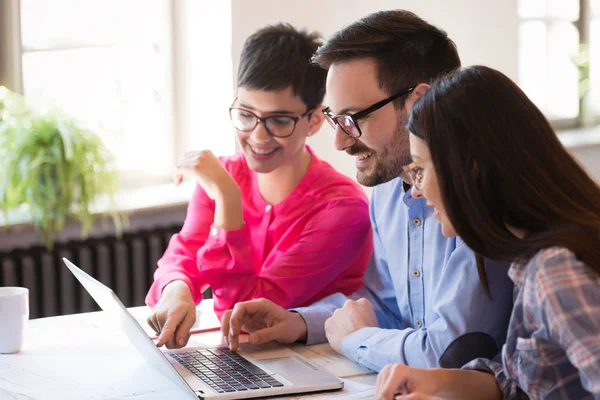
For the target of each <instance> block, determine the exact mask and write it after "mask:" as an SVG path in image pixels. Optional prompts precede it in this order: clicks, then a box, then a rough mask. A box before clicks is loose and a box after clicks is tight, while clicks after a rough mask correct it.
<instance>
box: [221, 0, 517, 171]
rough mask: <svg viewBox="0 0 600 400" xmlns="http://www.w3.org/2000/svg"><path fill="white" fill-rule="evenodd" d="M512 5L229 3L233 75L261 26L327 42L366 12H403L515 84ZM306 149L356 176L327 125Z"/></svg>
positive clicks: (466, 59)
mask: <svg viewBox="0 0 600 400" xmlns="http://www.w3.org/2000/svg"><path fill="white" fill-rule="evenodd" d="M517 5H518V0H501V1H498V0H452V1H440V0H371V1H369V2H367V1H364V0H301V1H300V0H286V1H281V0H232V11H233V15H232V57H233V71H234V75H235V71H237V67H238V64H239V57H240V52H241V49H242V45H243V43H244V40H245V39H246V37H248V36H249V35H250V34H252V33H253V32H254V31H256V30H257V29H259V28H261V27H263V26H265V25H267V24H270V23H275V22H280V21H282V22H289V23H291V24H293V25H294V26H297V27H305V28H307V29H308V30H311V31H312V30H316V31H319V32H320V33H321V34H322V35H324V36H325V37H327V36H329V35H331V34H332V33H333V32H335V31H336V30H338V29H339V28H341V27H342V26H343V25H346V24H348V23H350V22H353V21H355V20H357V19H359V18H361V17H363V16H365V15H367V14H369V13H371V12H374V11H378V10H386V9H395V8H403V9H407V10H410V11H412V12H414V13H416V14H417V15H419V16H420V17H422V18H424V19H425V20H427V21H428V22H430V23H432V24H434V25H436V26H438V27H440V28H442V29H444V30H445V31H446V32H447V33H448V35H449V36H450V38H451V39H452V40H454V41H455V42H456V45H457V46H458V50H459V53H460V55H461V58H462V62H463V65H471V64H486V65H489V66H491V67H494V68H496V69H499V70H501V71H502V72H504V73H505V74H507V75H508V76H509V77H511V78H512V79H515V80H516V79H517V38H518V35H517V34H518V18H517ZM309 144H310V145H311V146H312V147H313V149H314V150H315V151H316V153H317V155H318V156H319V157H321V158H323V159H325V160H327V161H328V162H330V163H331V164H332V165H333V166H334V167H335V168H337V169H338V170H339V171H341V172H343V173H345V174H347V175H349V176H351V177H354V176H355V175H356V172H355V168H354V163H353V160H352V158H351V157H349V156H348V155H346V154H345V153H342V152H337V151H336V150H335V149H334V148H333V131H332V129H331V128H330V127H329V126H328V125H327V124H324V128H323V129H321V132H319V134H318V135H315V136H314V137H313V138H311V139H310V140H309Z"/></svg>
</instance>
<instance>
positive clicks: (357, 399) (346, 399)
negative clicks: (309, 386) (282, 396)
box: [293, 379, 375, 400]
mask: <svg viewBox="0 0 600 400" xmlns="http://www.w3.org/2000/svg"><path fill="white" fill-rule="evenodd" d="M342 381H344V388H343V389H342V390H338V391H335V392H330V393H317V394H313V395H308V396H307V395H304V396H299V397H293V398H294V399H311V400H333V399H335V400H367V399H374V398H375V386H373V385H367V384H365V383H360V382H354V381H352V380H350V379H342Z"/></svg>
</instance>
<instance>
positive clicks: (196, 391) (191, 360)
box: [63, 258, 344, 399]
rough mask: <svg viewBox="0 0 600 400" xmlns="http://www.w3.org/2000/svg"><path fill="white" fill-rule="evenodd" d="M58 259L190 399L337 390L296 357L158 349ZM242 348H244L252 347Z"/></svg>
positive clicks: (113, 299)
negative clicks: (256, 356)
mask: <svg viewBox="0 0 600 400" xmlns="http://www.w3.org/2000/svg"><path fill="white" fill-rule="evenodd" d="M63 261H64V262H65V264H66V266H67V267H68V268H69V270H70V271H71V272H72V273H73V275H75V277H76V278H77V280H79V282H80V283H81V284H82V285H83V287H84V288H85V289H86V290H87V292H88V293H89V294H90V295H91V296H92V297H93V298H94V300H95V301H96V303H98V305H99V306H100V307H101V308H102V310H104V311H105V312H106V313H108V314H110V315H112V316H113V317H115V318H116V319H117V321H118V325H119V328H120V329H121V330H122V331H123V332H124V333H125V334H126V336H127V338H128V339H129V341H130V342H131V344H132V345H133V347H135V348H136V349H137V351H138V352H139V353H140V354H141V355H142V357H144V359H145V360H146V361H147V362H148V363H149V364H151V365H152V366H153V367H154V368H155V369H156V370H157V371H159V372H160V373H161V374H163V375H164V376H166V377H168V378H169V379H170V380H171V381H172V382H173V383H174V384H175V385H177V386H178V387H179V388H180V389H181V390H182V391H183V392H185V393H187V398H189V399H248V398H254V397H268V396H279V395H287V394H294V393H310V392H320V391H326V390H338V389H342V388H343V386H344V383H343V382H342V381H341V380H339V379H338V378H337V377H335V376H333V375H331V374H330V373H328V372H327V371H324V370H322V369H320V368H319V367H318V366H315V365H313V364H311V363H310V362H309V361H308V360H306V359H304V358H303V357H302V356H300V355H293V356H292V355H290V356H286V357H277V358H266V359H260V360H256V359H253V358H252V357H247V356H244V355H242V354H240V353H237V352H236V353H234V352H231V351H230V350H229V348H228V347H223V346H220V347H193V348H183V349H178V350H170V351H165V352H163V351H161V350H159V349H158V348H157V347H156V345H155V344H154V342H153V341H152V340H151V339H150V337H149V336H148V334H147V333H146V332H145V331H144V329H143V328H142V327H141V326H140V324H138V322H137V321H136V320H135V318H134V317H133V316H132V315H131V314H130V313H129V311H128V310H127V308H125V306H124V305H123V303H121V301H120V300H119V298H118V297H117V296H116V294H115V293H114V292H113V291H112V290H111V289H110V288H108V287H106V286H105V285H103V284H102V283H100V282H98V281H97V280H96V279H94V278H92V277H91V276H90V275H88V274H87V273H86V272H84V271H82V270H81V269H80V268H78V267H77V266H76V265H75V264H73V263H72V262H70V261H69V260H67V259H66V258H63ZM246 346H248V347H246V348H247V349H249V350H251V349H252V347H253V346H251V345H246ZM281 347H282V348H283V346H281ZM250 353H251V351H250Z"/></svg>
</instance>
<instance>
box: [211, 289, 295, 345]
mask: <svg viewBox="0 0 600 400" xmlns="http://www.w3.org/2000/svg"><path fill="white" fill-rule="evenodd" d="M242 329H243V330H244V331H246V332H248V333H249V334H250V336H249V337H248V342H249V343H252V344H262V343H267V342H270V341H272V340H275V341H277V342H279V343H294V342H296V341H298V340H306V330H307V328H306V323H305V322H304V318H302V316H301V315H300V314H298V313H295V312H290V311H287V310H286V309H285V308H283V307H280V306H278V305H277V304H275V303H273V302H271V301H269V300H266V299H257V300H250V301H244V302H241V303H237V304H236V305H235V306H234V307H233V310H227V311H225V313H224V314H223V318H222V319H221V334H222V335H223V337H224V338H225V340H226V341H227V343H229V348H230V349H231V350H232V351H236V350H237V348H238V345H239V335H240V332H241V330H242Z"/></svg>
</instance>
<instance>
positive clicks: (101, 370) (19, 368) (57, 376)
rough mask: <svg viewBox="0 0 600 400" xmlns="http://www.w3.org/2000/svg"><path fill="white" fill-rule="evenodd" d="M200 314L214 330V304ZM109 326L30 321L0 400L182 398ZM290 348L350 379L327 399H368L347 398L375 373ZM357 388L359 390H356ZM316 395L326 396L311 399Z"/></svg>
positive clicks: (141, 312)
mask: <svg viewBox="0 0 600 400" xmlns="http://www.w3.org/2000/svg"><path fill="white" fill-rule="evenodd" d="M131 310H132V313H133V314H134V315H135V316H136V318H137V319H138V320H140V319H141V320H143V319H144V316H145V315H146V314H147V313H148V309H147V308H146V307H138V308H134V309H131ZM198 311H199V320H200V324H199V325H200V327H213V326H215V319H216V316H215V315H214V313H213V312H212V302H211V301H203V302H202V303H201V305H200V306H199V308H198ZM0 323H1V322H0ZM110 326H111V325H110V322H109V321H108V319H107V318H106V316H105V315H104V314H103V313H86V314H74V315H69V316H63V317H52V318H40V319H36V320H31V321H29V323H28V326H27V329H26V331H25V344H24V346H23V349H22V351H21V352H20V353H17V354H8V355H4V354H0V399H2V400H4V399H15V400H24V399H44V400H49V399H60V400H69V399H73V400H75V399H76V400H81V399H123V400H125V399H134V398H135V399H143V400H150V399H152V400H158V399H177V398H180V397H181V392H179V389H177V388H176V387H175V386H174V384H172V383H171V381H169V380H168V379H167V378H165V377H164V376H162V375H160V374H159V373H158V372H156V371H155V370H154V369H153V368H152V367H151V366H149V365H147V364H146V363H145V361H144V359H143V358H142V357H141V356H140V355H139V354H138V353H137V352H136V351H135V349H133V348H132V347H131V346H130V345H129V343H128V341H127V339H126V338H125V337H124V336H123V335H122V333H121V332H118V331H115V330H114V329H112V330H111V328H110ZM220 340H221V336H220V333H219V331H211V332H204V333H198V334H195V335H193V336H192V338H191V339H190V343H189V346H195V345H202V344H207V345H216V344H220ZM291 348H292V349H293V350H294V351H297V352H298V353H300V354H302V355H303V356H305V357H306V358H308V359H310V360H311V361H312V362H314V363H317V364H320V365H322V366H324V367H326V368H327V370H329V371H330V372H333V373H335V374H336V375H338V376H340V375H342V376H344V374H346V378H347V379H348V381H347V384H346V386H347V387H348V389H350V390H349V391H346V392H331V393H330V394H327V395H326V396H328V397H331V398H336V397H337V398H339V399H340V400H341V399H342V398H344V397H342V396H345V398H346V399H350V398H353V399H356V398H368V397H364V396H365V395H366V394H368V393H367V392H363V393H362V395H361V394H360V393H358V394H347V393H348V392H351V391H352V390H353V389H355V390H356V391H360V390H363V389H365V388H366V386H364V384H368V385H374V384H375V379H376V376H375V374H364V370H362V369H361V368H360V367H358V366H355V365H354V364H352V363H350V362H349V361H348V360H346V359H345V358H342V357H341V356H336V355H335V354H333V353H331V351H330V349H329V347H328V346H327V345H318V346H302V345H295V346H291ZM344 370H345V372H342V373H340V372H339V371H344ZM353 370H355V371H353ZM355 372H356V374H355ZM357 374H358V375H357ZM349 375H352V376H351V377H348V376H349ZM353 383H356V385H358V387H356V388H353V387H352V385H353ZM315 396H319V397H321V396H324V394H318V395H312V396H311V397H315ZM297 397H298V396H294V397H291V398H297ZM279 399H281V398H279Z"/></svg>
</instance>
